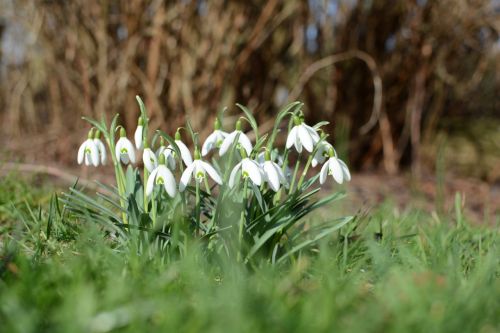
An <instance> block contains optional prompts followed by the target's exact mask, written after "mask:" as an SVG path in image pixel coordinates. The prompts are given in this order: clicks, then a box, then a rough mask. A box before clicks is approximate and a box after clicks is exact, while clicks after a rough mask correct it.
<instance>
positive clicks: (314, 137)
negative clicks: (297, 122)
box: [302, 124, 320, 144]
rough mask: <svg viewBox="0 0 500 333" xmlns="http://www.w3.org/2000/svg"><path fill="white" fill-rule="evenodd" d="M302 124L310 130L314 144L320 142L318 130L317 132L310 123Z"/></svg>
mask: <svg viewBox="0 0 500 333" xmlns="http://www.w3.org/2000/svg"><path fill="white" fill-rule="evenodd" d="M302 126H304V128H305V129H306V130H307V132H309V134H310V135H311V139H312V140H313V143H314V144H316V143H318V141H319V140H320V137H319V134H318V132H316V130H315V129H314V128H313V127H311V126H309V125H306V124H302Z"/></svg>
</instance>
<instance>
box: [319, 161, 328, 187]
mask: <svg viewBox="0 0 500 333" xmlns="http://www.w3.org/2000/svg"><path fill="white" fill-rule="evenodd" d="M328 164H329V163H325V164H323V167H322V168H321V171H320V174H319V183H320V184H324V183H325V181H326V177H327V176H328V168H329V166H328Z"/></svg>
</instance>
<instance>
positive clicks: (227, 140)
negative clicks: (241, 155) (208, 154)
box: [219, 131, 238, 156]
mask: <svg viewBox="0 0 500 333" xmlns="http://www.w3.org/2000/svg"><path fill="white" fill-rule="evenodd" d="M237 135H238V132H237V131H234V132H232V133H231V134H229V135H228V136H226V137H225V139H224V141H222V145H221V146H220V149H219V155H220V156H222V155H224V154H225V153H226V152H227V151H228V150H229V148H231V145H232V144H233V142H234V140H235V138H236V136H237Z"/></svg>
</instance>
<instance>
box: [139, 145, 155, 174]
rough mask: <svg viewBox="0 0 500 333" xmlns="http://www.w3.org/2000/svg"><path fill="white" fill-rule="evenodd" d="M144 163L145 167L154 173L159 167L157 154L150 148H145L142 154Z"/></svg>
mask: <svg viewBox="0 0 500 333" xmlns="http://www.w3.org/2000/svg"><path fill="white" fill-rule="evenodd" d="M142 162H143V163H144V167H145V168H146V169H147V170H148V171H149V172H152V171H153V170H154V169H156V167H157V166H158V159H157V158H156V155H155V153H153V151H152V150H151V148H149V147H145V148H144V151H143V152H142Z"/></svg>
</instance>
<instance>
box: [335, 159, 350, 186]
mask: <svg viewBox="0 0 500 333" xmlns="http://www.w3.org/2000/svg"><path fill="white" fill-rule="evenodd" d="M338 161H339V163H340V166H341V167H342V173H343V174H344V179H345V180H346V181H347V182H349V181H351V173H350V172H349V168H348V167H347V165H346V164H345V163H344V161H342V160H338Z"/></svg>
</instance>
